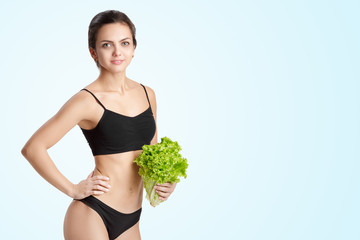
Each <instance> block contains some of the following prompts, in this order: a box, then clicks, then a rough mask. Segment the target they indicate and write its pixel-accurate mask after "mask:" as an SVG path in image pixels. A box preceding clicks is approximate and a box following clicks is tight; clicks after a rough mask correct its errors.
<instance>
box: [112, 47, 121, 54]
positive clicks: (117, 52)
mask: <svg viewBox="0 0 360 240" xmlns="http://www.w3.org/2000/svg"><path fill="white" fill-rule="evenodd" d="M113 55H114V56H120V55H121V51H120V46H118V45H116V44H115V48H114V52H113Z"/></svg>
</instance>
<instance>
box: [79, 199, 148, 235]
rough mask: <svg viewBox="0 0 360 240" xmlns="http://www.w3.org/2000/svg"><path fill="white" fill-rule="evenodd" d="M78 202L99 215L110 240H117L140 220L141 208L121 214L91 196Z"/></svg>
mask: <svg viewBox="0 0 360 240" xmlns="http://www.w3.org/2000/svg"><path fill="white" fill-rule="evenodd" d="M79 201H82V202H83V203H85V204H86V205H88V206H89V207H91V208H92V209H94V210H95V211H96V212H97V213H98V214H99V215H100V217H101V218H102V220H103V221H104V223H105V226H106V229H107V232H108V234H109V238H110V240H113V239H115V238H117V237H118V236H119V235H120V234H122V233H123V232H125V231H126V230H127V229H129V228H131V227H132V226H134V225H135V224H136V223H137V222H138V221H139V220H140V215H141V209H142V208H139V209H138V210H136V211H135V212H132V213H122V212H119V211H117V210H115V209H113V208H112V207H110V206H109V205H107V204H105V203H103V202H102V201H100V200H99V199H97V198H96V197H94V196H92V195H90V196H88V197H86V198H83V199H79Z"/></svg>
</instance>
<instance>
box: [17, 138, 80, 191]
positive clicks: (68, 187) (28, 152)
mask: <svg viewBox="0 0 360 240" xmlns="http://www.w3.org/2000/svg"><path fill="white" fill-rule="evenodd" d="M21 153H22V154H23V156H24V157H25V158H26V159H27V160H28V161H29V163H30V164H31V165H32V166H33V168H34V169H35V170H36V171H37V172H38V173H39V174H40V176H42V177H43V178H44V179H45V180H46V181H48V182H49V183H50V184H51V185H53V186H54V187H56V188H57V189H59V190H60V191H62V192H63V193H65V194H66V195H68V196H69V197H72V195H73V188H74V185H73V184H72V183H71V182H70V181H69V180H68V179H67V178H66V177H65V176H64V175H63V174H61V172H60V171H59V170H58V169H57V167H56V166H55V164H54V162H53V161H52V160H51V158H50V156H49V154H48V152H47V149H46V148H45V147H41V146H34V145H33V146H31V145H30V146H25V147H24V148H23V149H22V151H21Z"/></svg>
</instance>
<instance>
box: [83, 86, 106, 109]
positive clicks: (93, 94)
mask: <svg viewBox="0 0 360 240" xmlns="http://www.w3.org/2000/svg"><path fill="white" fill-rule="evenodd" d="M81 90H85V91H87V92H89V93H90V94H91V95H92V96H93V97H94V98H95V100H96V101H97V102H98V103H99V104H100V105H101V106H102V107H103V108H104V109H106V108H105V107H104V105H103V104H102V103H101V102H100V101H99V99H97V97H95V95H94V94H93V93H92V92H90V91H89V90H87V89H86V88H83V89H81Z"/></svg>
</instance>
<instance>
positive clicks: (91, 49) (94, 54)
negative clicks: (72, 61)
mask: <svg viewBox="0 0 360 240" xmlns="http://www.w3.org/2000/svg"><path fill="white" fill-rule="evenodd" d="M89 52H90V55H91V57H92V58H93V59H94V60H95V59H97V56H96V51H95V50H94V49H93V48H92V47H89Z"/></svg>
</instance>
